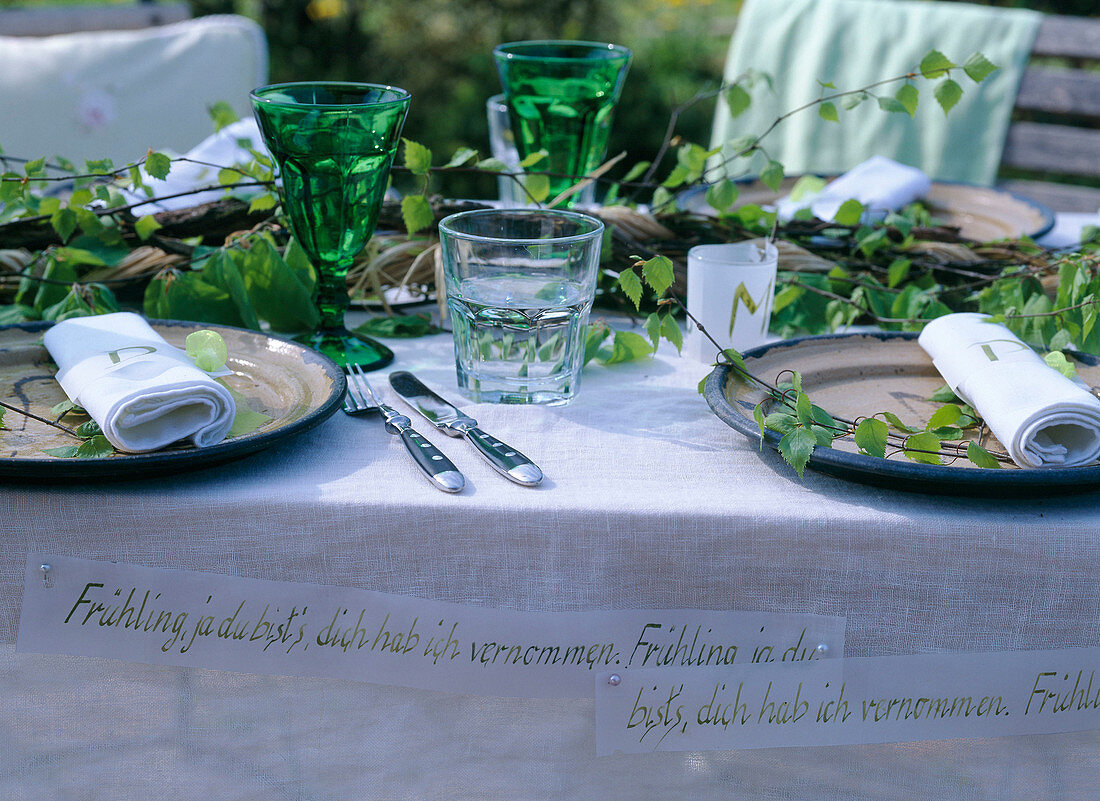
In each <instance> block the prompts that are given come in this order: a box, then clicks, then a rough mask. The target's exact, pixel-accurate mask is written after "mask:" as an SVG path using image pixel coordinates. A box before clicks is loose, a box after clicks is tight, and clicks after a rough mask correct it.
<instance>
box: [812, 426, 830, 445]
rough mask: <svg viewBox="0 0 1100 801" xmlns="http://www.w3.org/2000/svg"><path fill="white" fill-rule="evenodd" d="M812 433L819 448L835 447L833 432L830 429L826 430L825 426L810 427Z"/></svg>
mask: <svg viewBox="0 0 1100 801" xmlns="http://www.w3.org/2000/svg"><path fill="white" fill-rule="evenodd" d="M810 431H811V432H813V435H814V438H815V439H816V440H817V444H818V446H819V447H822V448H831V447H833V432H832V431H831V430H830V429H828V428H825V426H810Z"/></svg>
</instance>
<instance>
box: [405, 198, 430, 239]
mask: <svg viewBox="0 0 1100 801" xmlns="http://www.w3.org/2000/svg"><path fill="white" fill-rule="evenodd" d="M401 219H402V220H404V221H405V230H406V231H408V233H409V235H410V236H411V235H412V234H415V233H416V232H417V231H420V230H421V229H424V228H428V227H430V226H431V225H432V224H433V223H434V222H435V215H434V214H433V213H432V204H431V203H429V202H428V199H427V198H426V197H424V196H423V195H406V196H405V197H403V198H401Z"/></svg>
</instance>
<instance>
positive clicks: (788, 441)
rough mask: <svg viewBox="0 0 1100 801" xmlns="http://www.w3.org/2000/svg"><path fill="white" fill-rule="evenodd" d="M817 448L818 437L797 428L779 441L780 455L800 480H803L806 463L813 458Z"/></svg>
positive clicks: (805, 429) (806, 430)
mask: <svg viewBox="0 0 1100 801" xmlns="http://www.w3.org/2000/svg"><path fill="white" fill-rule="evenodd" d="M815 447H817V437H816V436H814V433H813V432H812V431H810V430H809V429H807V428H796V429H794V430H793V431H790V432H788V433H787V434H784V435H783V439H781V440H779V453H780V455H782V457H783V458H784V459H786V461H787V464H789V465H790V466H791V467H793V468H794V469H795V471H796V472H797V473H798V477H799V478H802V473H803V471H804V470H805V469H806V463H807V462H809V461H810V457H811V456H813V452H814V448H815Z"/></svg>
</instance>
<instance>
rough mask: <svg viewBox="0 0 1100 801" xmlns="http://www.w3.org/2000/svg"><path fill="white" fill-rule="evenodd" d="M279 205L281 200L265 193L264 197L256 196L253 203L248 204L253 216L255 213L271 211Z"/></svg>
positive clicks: (269, 193) (249, 211)
mask: <svg viewBox="0 0 1100 801" xmlns="http://www.w3.org/2000/svg"><path fill="white" fill-rule="evenodd" d="M278 205H279V198H278V197H277V196H276V195H274V194H273V193H271V192H264V193H263V194H262V195H256V197H254V198H252V201H251V202H250V203H249V204H248V213H249V214H251V213H252V212H254V211H270V210H271V209H273V208H275V207H276V206H278Z"/></svg>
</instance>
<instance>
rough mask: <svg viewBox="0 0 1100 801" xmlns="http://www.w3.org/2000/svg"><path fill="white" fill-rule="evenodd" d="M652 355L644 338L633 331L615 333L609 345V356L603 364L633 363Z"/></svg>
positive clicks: (651, 349)
mask: <svg viewBox="0 0 1100 801" xmlns="http://www.w3.org/2000/svg"><path fill="white" fill-rule="evenodd" d="M652 355H653V348H652V347H651V346H650V344H649V342H647V341H646V338H645V337H643V336H642V335H641V334H636V333H634V332H633V331H616V332H615V339H614V340H613V341H612V345H611V355H610V356H609V357H608V358H607V359H605V360H604V364H621V363H623V362H633V361H637V360H638V359H644V358H646V357H647V356H652Z"/></svg>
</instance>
